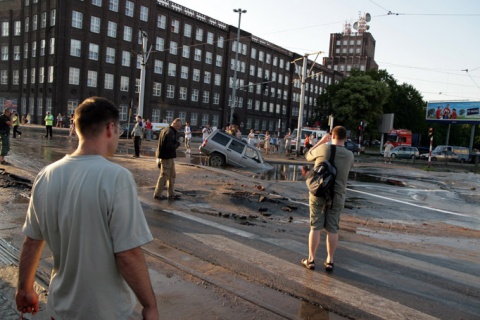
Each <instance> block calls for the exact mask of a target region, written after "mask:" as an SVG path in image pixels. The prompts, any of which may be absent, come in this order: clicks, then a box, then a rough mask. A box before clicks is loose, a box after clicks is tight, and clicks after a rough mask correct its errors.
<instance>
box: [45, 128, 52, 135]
mask: <svg viewBox="0 0 480 320" xmlns="http://www.w3.org/2000/svg"><path fill="white" fill-rule="evenodd" d="M45 128H46V129H47V133H46V135H45V137H48V136H50V138H51V137H52V134H53V129H52V126H45Z"/></svg>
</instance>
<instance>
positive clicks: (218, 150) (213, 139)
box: [200, 130, 273, 171]
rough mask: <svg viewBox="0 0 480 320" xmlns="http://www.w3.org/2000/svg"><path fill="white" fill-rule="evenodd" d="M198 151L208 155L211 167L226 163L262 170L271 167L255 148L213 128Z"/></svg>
mask: <svg viewBox="0 0 480 320" xmlns="http://www.w3.org/2000/svg"><path fill="white" fill-rule="evenodd" d="M200 152H202V153H203V154H204V155H206V156H208V164H209V165H211V166H213V167H220V166H224V165H225V164H228V165H231V166H236V167H241V168H254V169H261V170H262V171H263V170H264V171H268V170H271V169H273V167H272V166H271V165H270V164H268V163H266V162H265V161H263V158H262V155H261V154H260V151H259V150H258V149H257V148H255V147H252V146H250V145H248V143H247V142H245V141H242V140H241V139H238V138H236V137H234V136H231V135H229V134H227V133H225V132H222V131H220V130H215V131H214V132H212V133H211V134H210V135H209V136H208V137H207V138H206V139H205V140H204V141H203V143H202V145H201V146H200Z"/></svg>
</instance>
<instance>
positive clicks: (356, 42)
mask: <svg viewBox="0 0 480 320" xmlns="http://www.w3.org/2000/svg"><path fill="white" fill-rule="evenodd" d="M375 44H376V42H375V39H374V38H373V36H372V34H371V33H369V32H363V33H360V32H358V33H357V32H355V33H350V32H348V33H347V32H344V33H332V34H331V35H330V47H329V50H328V57H325V58H323V64H324V65H325V66H326V67H328V68H330V69H333V70H335V71H339V72H341V73H343V74H344V75H345V76H349V75H350V72H351V71H352V70H360V71H369V70H378V64H377V63H376V62H375Z"/></svg>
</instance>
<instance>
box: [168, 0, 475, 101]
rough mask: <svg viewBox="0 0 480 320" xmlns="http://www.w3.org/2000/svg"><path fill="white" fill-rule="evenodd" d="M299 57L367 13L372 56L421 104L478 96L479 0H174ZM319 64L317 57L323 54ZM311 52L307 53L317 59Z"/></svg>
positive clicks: (325, 43)
mask: <svg viewBox="0 0 480 320" xmlns="http://www.w3.org/2000/svg"><path fill="white" fill-rule="evenodd" d="M173 2H175V3H177V4H180V5H182V6H184V7H187V8H189V9H192V10H195V11H197V12H200V13H202V14H204V15H207V16H209V17H211V18H214V19H216V20H219V21H221V22H224V23H227V24H230V25H233V26H237V25H238V17H239V14H238V13H235V12H233V9H242V10H247V12H246V13H245V14H242V17H241V29H242V30H244V31H247V32H250V33H252V34H253V35H255V36H257V37H260V38H262V39H264V40H267V41H269V42H271V43H273V44H276V45H279V46H281V47H283V48H286V49H288V50H290V51H292V52H296V53H298V54H300V55H304V54H310V53H316V52H318V51H323V52H328V49H329V41H330V34H331V33H341V32H342V31H343V26H344V24H345V22H350V23H351V24H352V25H353V23H354V22H355V21H357V20H358V17H359V14H365V13H369V14H370V15H371V17H372V18H371V21H370V22H369V23H368V24H369V26H370V30H369V32H370V33H371V34H372V36H373V37H374V38H375V40H376V50H375V61H376V62H377V63H378V65H379V68H380V69H383V70H387V72H388V73H389V74H392V75H393V77H394V78H395V79H396V80H397V83H399V84H402V83H407V84H410V85H412V86H413V87H414V88H415V89H417V90H418V91H419V92H420V94H421V95H422V96H423V99H424V100H426V101H439V100H443V101H445V100H447V101H458V100H461V101H480V37H479V36H478V34H479V31H478V30H479V29H480V19H479V18H480V1H478V0H401V1H398V0H328V1H326V0H297V1H286V0H203V1H200V0H176V1H173ZM323 56H326V54H322V55H321V56H320V57H319V58H318V59H317V62H322V59H321V57H323ZM314 57H315V56H311V59H312V60H314Z"/></svg>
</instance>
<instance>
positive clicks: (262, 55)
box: [258, 51, 264, 61]
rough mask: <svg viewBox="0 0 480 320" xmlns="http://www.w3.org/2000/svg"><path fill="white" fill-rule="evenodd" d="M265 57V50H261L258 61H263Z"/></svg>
mask: <svg viewBox="0 0 480 320" xmlns="http://www.w3.org/2000/svg"><path fill="white" fill-rule="evenodd" d="M263 57H264V52H263V51H259V52H258V61H263Z"/></svg>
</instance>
